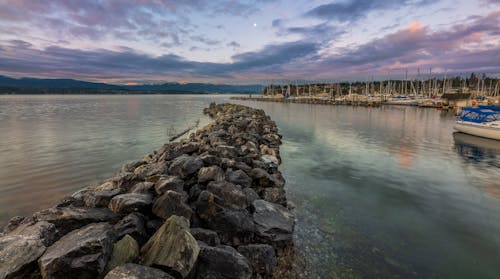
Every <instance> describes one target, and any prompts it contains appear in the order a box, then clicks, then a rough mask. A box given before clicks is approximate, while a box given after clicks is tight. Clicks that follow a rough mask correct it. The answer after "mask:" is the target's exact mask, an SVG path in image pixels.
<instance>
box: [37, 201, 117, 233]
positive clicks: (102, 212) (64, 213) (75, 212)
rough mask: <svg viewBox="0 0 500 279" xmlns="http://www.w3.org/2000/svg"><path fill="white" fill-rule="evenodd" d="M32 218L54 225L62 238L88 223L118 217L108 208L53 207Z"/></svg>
mask: <svg viewBox="0 0 500 279" xmlns="http://www.w3.org/2000/svg"><path fill="white" fill-rule="evenodd" d="M33 217H34V218H35V220H37V221H47V222H49V223H52V224H54V225H55V226H56V228H57V230H58V235H59V236H62V235H65V234H66V233H68V232H70V231H72V230H74V229H78V228H81V227H83V226H85V225H87V224H90V223H97V222H106V221H110V220H113V219H116V218H117V217H118V215H116V214H115V213H113V212H112V211H111V210H109V209H108V208H93V207H53V208H49V209H45V210H42V211H39V212H37V213H35V214H34V215H33Z"/></svg>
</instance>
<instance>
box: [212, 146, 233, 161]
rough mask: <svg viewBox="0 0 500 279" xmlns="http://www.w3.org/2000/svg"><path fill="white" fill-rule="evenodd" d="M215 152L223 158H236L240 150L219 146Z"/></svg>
mask: <svg viewBox="0 0 500 279" xmlns="http://www.w3.org/2000/svg"><path fill="white" fill-rule="evenodd" d="M215 151H216V152H217V154H219V155H220V156H221V157H226V158H234V157H237V156H238V149H236V147H234V146H230V145H217V146H216V147H215Z"/></svg>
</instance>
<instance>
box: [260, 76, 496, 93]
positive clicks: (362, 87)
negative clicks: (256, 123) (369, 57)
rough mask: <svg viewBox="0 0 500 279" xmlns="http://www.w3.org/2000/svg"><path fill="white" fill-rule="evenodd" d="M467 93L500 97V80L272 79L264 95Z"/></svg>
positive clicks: (476, 78)
mask: <svg viewBox="0 0 500 279" xmlns="http://www.w3.org/2000/svg"><path fill="white" fill-rule="evenodd" d="M445 93H446V94H453V93H466V94H468V95H470V96H471V97H477V96H491V97H495V96H500V79H498V78H490V77H486V76H484V75H483V76H482V77H476V76H474V75H471V77H470V78H463V77H452V78H447V77H446V76H445V77H444V78H443V79H438V78H429V79H425V80H420V79H412V80H411V79H408V78H407V77H405V79H402V80H384V81H373V79H372V80H371V81H367V82H335V81H330V82H328V81H321V82H298V81H283V80H282V81H278V82H277V81H269V82H268V85H267V86H266V87H265V88H264V92H263V94H264V95H267V96H276V95H282V96H284V97H313V96H318V95H330V96H342V95H353V94H357V95H365V96H381V95H384V96H422V97H429V98H433V97H440V96H442V95H443V94H445Z"/></svg>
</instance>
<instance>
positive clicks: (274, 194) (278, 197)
mask: <svg viewBox="0 0 500 279" xmlns="http://www.w3.org/2000/svg"><path fill="white" fill-rule="evenodd" d="M261 194H262V199H264V200H266V201H268V202H272V203H277V204H281V205H286V193H285V189H284V188H281V187H269V188H264V189H263V190H262V193H261Z"/></svg>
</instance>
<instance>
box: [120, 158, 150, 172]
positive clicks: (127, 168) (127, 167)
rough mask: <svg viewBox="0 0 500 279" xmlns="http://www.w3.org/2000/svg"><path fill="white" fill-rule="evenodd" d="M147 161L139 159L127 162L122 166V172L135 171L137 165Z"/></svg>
mask: <svg viewBox="0 0 500 279" xmlns="http://www.w3.org/2000/svg"><path fill="white" fill-rule="evenodd" d="M146 163H147V162H146V161H144V160H138V161H132V162H129V163H126V164H125V165H123V166H122V172H133V171H134V170H135V169H136V168H137V167H139V166H140V165H144V164H146Z"/></svg>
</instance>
